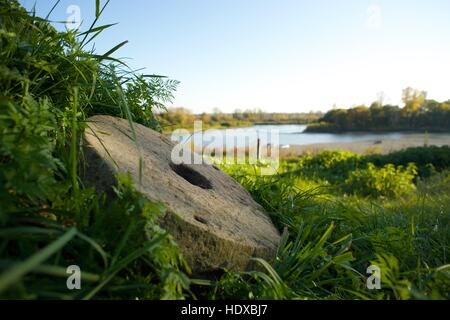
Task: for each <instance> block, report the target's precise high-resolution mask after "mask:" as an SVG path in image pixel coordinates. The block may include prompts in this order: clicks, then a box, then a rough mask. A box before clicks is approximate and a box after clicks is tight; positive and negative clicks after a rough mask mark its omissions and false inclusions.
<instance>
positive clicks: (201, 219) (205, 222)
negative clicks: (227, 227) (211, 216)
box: [194, 216, 208, 224]
mask: <svg viewBox="0 0 450 320" xmlns="http://www.w3.org/2000/svg"><path fill="white" fill-rule="evenodd" d="M194 219H195V220H197V221H198V222H200V223H203V224H208V220H206V219H203V218H202V217H199V216H194Z"/></svg>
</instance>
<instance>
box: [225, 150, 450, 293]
mask: <svg viewBox="0 0 450 320" xmlns="http://www.w3.org/2000/svg"><path fill="white" fill-rule="evenodd" d="M422 151H423V150H422ZM428 151H430V150H428ZM435 151H436V153H439V152H440V150H438V149H435ZM414 152H415V150H409V151H407V152H406V153H407V154H413V153H414ZM380 157H382V156H380ZM386 157H389V155H388V156H386ZM369 159H370V156H367V157H366V156H361V155H356V154H352V153H349V152H328V151H327V152H323V153H320V154H318V155H316V156H310V157H302V158H300V159H298V160H295V161H292V160H291V161H289V162H283V163H282V164H281V168H280V172H279V175H276V176H268V177H267V176H260V175H255V174H254V172H255V168H254V167H252V166H246V167H245V166H244V167H243V166H228V167H225V169H226V170H227V171H228V172H229V173H230V174H231V175H232V176H234V177H235V178H236V179H237V180H238V181H239V182H240V183H241V184H242V185H244V186H245V187H246V188H247V189H248V190H249V191H250V192H251V193H252V195H253V197H254V198H255V199H256V200H257V201H258V202H259V203H261V204H262V205H263V206H264V207H265V208H266V209H267V210H268V211H269V212H270V213H271V215H272V219H273V220H274V221H275V223H276V225H277V226H278V227H279V229H280V230H284V235H285V242H284V244H283V245H282V246H281V248H280V250H279V254H278V257H277V259H276V260H275V261H274V263H273V264H272V265H271V266H269V265H266V264H264V267H265V268H266V270H267V271H266V272H265V273H256V274H255V273H254V272H251V273H243V274H227V275H225V276H224V278H223V279H222V280H221V281H220V282H219V288H220V289H221V290H222V293H221V295H220V296H219V297H221V298H233V297H236V296H238V297H247V298H252V297H255V298H269V299H278V298H288V299H292V298H298V299H305V298H308V299H449V298H450V289H449V288H450V286H449V285H450V265H449V258H448V249H449V240H450V226H449V220H450V211H449V205H450V195H449V193H448V191H449V189H448V181H450V180H449V179H450V175H449V171H448V167H447V169H445V170H443V171H441V172H435V173H434V174H433V175H432V177H431V178H426V179H423V178H419V177H417V176H416V170H415V168H414V165H412V164H411V165H409V166H407V168H406V169H405V168H403V169H402V168H400V167H395V166H394V165H387V166H384V167H376V166H375V165H373V164H372V163H370V162H368V161H369ZM414 177H415V178H416V179H415V184H413V182H412V181H413V178H414ZM344 181H345V183H342V182H344ZM371 264H374V265H377V266H379V267H380V268H381V277H382V290H368V289H367V288H366V286H365V285H366V283H365V279H366V277H367V276H368V275H367V274H366V269H367V267H368V266H369V265H371Z"/></svg>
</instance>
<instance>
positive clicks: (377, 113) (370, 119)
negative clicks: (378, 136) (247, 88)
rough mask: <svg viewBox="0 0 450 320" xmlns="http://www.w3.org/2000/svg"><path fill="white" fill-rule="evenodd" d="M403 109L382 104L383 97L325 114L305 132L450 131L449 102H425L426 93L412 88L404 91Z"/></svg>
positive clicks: (428, 100)
mask: <svg viewBox="0 0 450 320" xmlns="http://www.w3.org/2000/svg"><path fill="white" fill-rule="evenodd" d="M402 101H403V104H404V106H403V107H399V106H394V105H390V104H386V105H385V104H383V99H382V97H381V98H380V100H379V101H376V102H374V103H372V105H371V106H370V107H367V106H365V105H361V106H357V107H354V108H351V109H333V110H330V111H328V112H327V113H326V114H325V115H324V116H323V117H322V118H321V119H320V120H319V121H318V122H317V123H314V124H311V125H309V126H308V128H307V132H349V131H429V132H443V131H450V100H448V101H445V102H438V101H436V100H432V99H427V93H426V92H425V91H420V90H417V89H413V88H406V89H404V90H403V95H402Z"/></svg>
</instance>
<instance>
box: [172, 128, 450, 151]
mask: <svg viewBox="0 0 450 320" xmlns="http://www.w3.org/2000/svg"><path fill="white" fill-rule="evenodd" d="M305 129H306V126H305V125H256V126H253V127H247V128H232V129H214V130H207V131H204V132H203V133H202V132H198V133H195V134H193V135H192V134H187V133H181V134H178V133H174V134H172V140H173V141H178V142H188V141H191V140H193V141H194V143H195V145H196V146H203V147H207V148H217V147H220V146H226V147H227V148H229V147H232V146H236V147H238V148H241V147H245V146H250V147H253V146H256V144H257V139H258V137H259V139H260V141H261V143H262V144H272V145H280V146H288V145H308V144H316V143H340V142H354V141H376V140H394V139H402V138H405V137H408V138H418V139H424V140H425V139H426V135H425V134H420V133H404V132H393V133H343V134H333V133H304V131H305ZM428 137H429V138H432V137H438V138H445V139H448V141H450V134H448V133H436V134H435V133H433V134H428Z"/></svg>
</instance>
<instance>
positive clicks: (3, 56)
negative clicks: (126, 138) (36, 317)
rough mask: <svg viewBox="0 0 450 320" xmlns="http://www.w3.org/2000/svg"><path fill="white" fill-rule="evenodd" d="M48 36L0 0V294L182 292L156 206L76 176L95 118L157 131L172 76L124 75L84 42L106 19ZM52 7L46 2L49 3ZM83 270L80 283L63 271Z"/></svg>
mask: <svg viewBox="0 0 450 320" xmlns="http://www.w3.org/2000/svg"><path fill="white" fill-rule="evenodd" d="M108 2H109V1H106V2H104V3H103V6H100V2H99V1H97V2H96V6H95V10H96V18H95V20H94V22H93V23H92V24H91V25H90V27H89V29H88V30H86V31H84V32H80V31H77V30H75V31H66V32H58V31H56V29H55V28H53V27H52V25H51V24H50V22H49V21H48V19H43V18H40V17H37V16H36V15H35V13H34V12H26V11H25V9H23V8H22V7H21V6H20V5H19V4H18V2H17V1H15V0H0V75H1V77H0V142H1V144H0V203H1V206H0V272H1V273H0V297H3V298H24V299H29V298H60V299H91V298H127V299H132V298H153V299H159V298H183V297H184V296H185V294H186V293H185V290H186V289H187V288H188V286H189V282H190V280H189V278H188V277H187V276H186V273H188V272H189V267H188V266H187V265H186V263H185V262H184V260H183V258H182V256H181V254H180V253H179V250H178V247H177V245H176V244H175V243H174V241H173V240H172V238H171V237H170V235H168V234H167V233H166V232H165V231H164V230H163V229H161V228H160V227H158V224H157V221H158V219H159V217H160V216H161V215H162V214H163V213H164V210H165V209H164V208H163V207H161V205H159V204H156V203H152V202H150V201H148V200H146V199H145V198H144V197H143V196H142V195H141V194H139V193H138V192H136V191H135V189H134V186H133V183H132V182H131V179H129V178H128V177H118V179H119V183H118V187H117V188H116V190H115V194H116V198H115V199H114V200H113V201H112V202H107V201H106V199H105V195H104V194H98V193H97V192H96V191H95V190H92V189H88V188H86V187H85V186H84V185H83V182H82V180H81V179H80V169H81V168H82V167H83V163H82V159H83V155H82V144H83V141H82V139H81V137H82V134H83V132H84V130H85V129H86V128H87V127H88V126H89V124H88V123H87V122H86V119H87V118H88V117H89V116H91V115H94V114H110V115H114V116H119V117H123V118H127V119H128V120H129V122H130V125H131V124H132V123H133V122H138V123H142V124H144V125H147V126H149V127H152V128H154V129H156V130H158V124H157V122H156V121H155V118H154V116H153V110H154V109H155V108H159V109H161V108H164V105H163V103H164V102H167V101H169V100H170V99H171V98H172V93H173V91H174V90H175V89H176V85H177V82H176V81H173V80H169V79H166V78H164V77H161V76H153V75H143V74H138V73H137V72H135V71H133V70H130V69H129V68H128V67H127V66H126V64H124V63H123V62H122V61H120V60H118V59H115V58H114V57H113V56H112V55H113V54H114V52H116V51H117V50H118V49H120V48H121V47H122V46H123V45H125V43H126V42H121V43H119V44H118V45H116V46H114V47H113V48H112V49H111V50H109V51H108V52H106V53H104V54H97V53H95V52H93V51H92V50H88V49H87V48H88V45H89V44H92V43H93V40H94V39H95V38H97V37H98V36H100V35H101V33H102V32H103V31H104V30H106V29H107V28H109V27H111V26H112V25H101V26H98V25H97V22H98V19H99V17H100V15H101V14H102V12H103V11H104V10H105V8H106V6H107V4H108ZM58 3H59V1H58V2H56V3H55V5H57V4H58ZM72 264H76V265H79V266H80V268H81V270H82V280H83V285H82V289H81V290H76V291H69V290H68V289H67V288H66V284H65V283H66V282H65V279H66V278H67V276H68V275H67V274H66V273H65V269H66V268H67V267H68V266H69V265H72Z"/></svg>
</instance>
